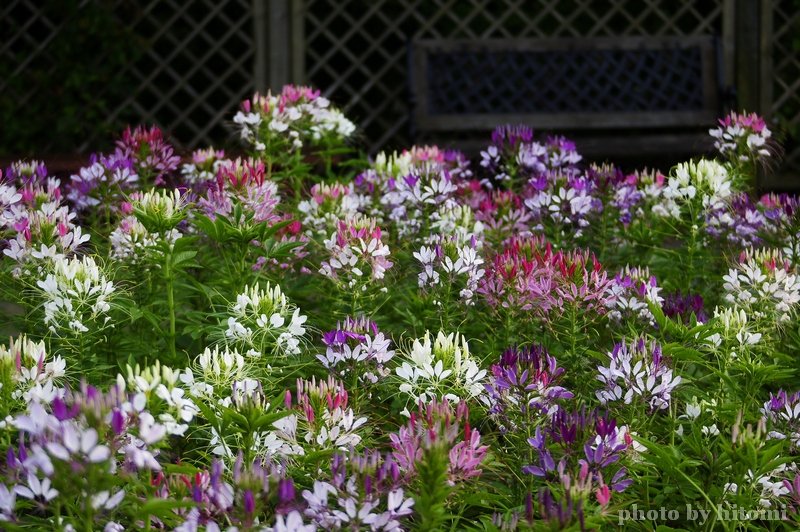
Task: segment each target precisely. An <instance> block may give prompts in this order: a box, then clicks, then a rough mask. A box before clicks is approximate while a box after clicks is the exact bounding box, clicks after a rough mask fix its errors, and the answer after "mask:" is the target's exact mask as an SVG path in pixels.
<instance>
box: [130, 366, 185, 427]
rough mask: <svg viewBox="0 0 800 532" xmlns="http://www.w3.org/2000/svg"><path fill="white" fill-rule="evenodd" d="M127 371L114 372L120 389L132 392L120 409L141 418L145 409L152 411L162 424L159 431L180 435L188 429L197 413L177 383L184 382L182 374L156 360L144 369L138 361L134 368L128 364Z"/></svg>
mask: <svg viewBox="0 0 800 532" xmlns="http://www.w3.org/2000/svg"><path fill="white" fill-rule="evenodd" d="M127 370H128V371H127V373H128V375H127V378H126V377H124V376H123V375H121V374H119V375H117V385H118V386H119V387H120V389H123V390H125V389H127V390H128V391H129V392H131V393H132V394H133V396H132V398H131V400H130V401H128V403H127V404H126V405H123V410H124V411H126V412H132V413H139V414H138V415H139V416H140V417H141V413H143V412H145V411H147V412H148V413H153V414H155V415H156V416H157V418H158V421H159V422H160V423H161V424H162V425H163V429H159V430H163V431H164V432H165V434H169V435H171V436H183V435H184V434H185V433H186V430H187V429H188V428H189V425H188V423H189V422H190V421H192V419H194V417H195V415H197V413H198V412H199V409H198V408H197V405H195V403H194V401H192V399H190V398H189V397H187V396H186V392H185V391H184V389H183V388H181V387H180V386H179V385H178V381H179V380H180V381H183V379H184V374H182V373H180V372H178V371H174V370H173V369H172V368H169V367H167V366H162V365H161V364H160V363H159V362H156V363H155V365H153V366H150V367H146V368H143V369H142V368H140V367H139V365H138V364H137V366H136V367H135V368H131V367H130V366H127ZM148 415H149V414H148ZM151 417H152V415H151ZM154 420H155V418H153V421H151V424H152V423H154V422H155V421H154Z"/></svg>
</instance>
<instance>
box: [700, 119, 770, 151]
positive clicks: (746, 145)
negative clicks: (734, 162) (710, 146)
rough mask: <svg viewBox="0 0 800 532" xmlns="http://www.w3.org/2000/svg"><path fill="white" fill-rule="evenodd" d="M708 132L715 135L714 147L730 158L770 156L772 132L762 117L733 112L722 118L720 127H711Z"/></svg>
mask: <svg viewBox="0 0 800 532" xmlns="http://www.w3.org/2000/svg"><path fill="white" fill-rule="evenodd" d="M708 133H709V134H710V135H711V136H712V137H714V138H715V139H716V140H715V141H714V147H715V148H717V149H718V150H719V151H720V153H721V154H722V155H724V156H726V157H729V158H738V159H739V160H740V161H747V160H749V159H750V157H751V156H757V157H770V156H771V155H772V154H771V153H770V150H769V149H767V145H768V143H769V140H770V138H771V137H772V132H771V131H770V130H769V128H768V127H767V126H766V124H765V123H764V120H763V119H762V118H761V117H758V116H757V115H755V114H754V113H753V114H751V115H747V114H746V113H745V114H741V115H739V114H736V113H731V114H730V115H729V116H728V117H726V118H725V119H724V120H720V127H718V128H714V129H710V130H709V131H708Z"/></svg>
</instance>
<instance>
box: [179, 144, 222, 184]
mask: <svg viewBox="0 0 800 532" xmlns="http://www.w3.org/2000/svg"><path fill="white" fill-rule="evenodd" d="M224 157H225V152H224V151H222V150H215V149H214V148H208V149H205V150H196V151H195V152H194V153H192V162H191V163H187V164H184V165H183V167H181V175H182V176H183V179H184V180H185V181H186V182H187V183H188V184H190V185H198V184H201V183H206V182H208V181H211V180H212V179H216V178H217V172H219V169H220V167H221V166H222V163H223V159H224Z"/></svg>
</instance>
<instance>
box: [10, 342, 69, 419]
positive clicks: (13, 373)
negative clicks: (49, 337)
mask: <svg viewBox="0 0 800 532" xmlns="http://www.w3.org/2000/svg"><path fill="white" fill-rule="evenodd" d="M66 367H67V363H66V361H65V360H64V359H63V358H61V355H57V356H56V357H49V356H48V353H47V349H46V348H45V344H44V342H38V343H37V342H34V341H32V340H30V339H29V338H28V337H27V336H25V335H21V336H19V337H18V338H17V339H16V340H14V338H11V339H9V343H8V346H6V345H0V397H3V398H4V401H6V404H5V405H4V406H3V407H2V409H0V412H3V411H4V412H5V413H6V414H10V413H11V412H12V411H13V410H12V409H13V407H14V405H16V407H18V408H19V407H22V406H23V405H26V404H28V403H30V402H31V401H35V402H37V403H50V402H52V401H53V399H55V398H56V397H59V396H61V395H63V390H61V389H59V388H58V384H59V382H60V381H61V378H62V377H64V376H65V375H66ZM6 423H7V421H6V420H4V419H0V425H3V426H4V425H5V424H6Z"/></svg>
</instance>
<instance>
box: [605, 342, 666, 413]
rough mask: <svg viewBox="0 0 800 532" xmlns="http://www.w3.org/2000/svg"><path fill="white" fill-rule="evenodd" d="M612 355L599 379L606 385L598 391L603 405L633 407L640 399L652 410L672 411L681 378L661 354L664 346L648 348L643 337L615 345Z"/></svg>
mask: <svg viewBox="0 0 800 532" xmlns="http://www.w3.org/2000/svg"><path fill="white" fill-rule="evenodd" d="M608 355H609V359H610V360H609V365H608V366H600V367H598V368H597V370H598V371H599V373H600V374H599V375H597V380H599V381H600V382H601V383H603V385H604V387H603V388H601V389H600V390H598V391H597V392H596V395H597V398H598V399H599V400H600V403H601V404H603V405H607V404H608V403H613V402H615V401H620V400H621V401H623V402H624V403H625V404H626V405H629V404H631V403H632V402H633V401H634V398H637V397H638V398H640V399H638V400H643V401H644V402H645V403H647V404H648V405H649V407H650V410H651V411H655V410H663V409H666V408H669V404H670V401H671V399H672V392H673V391H674V390H675V387H677V386H678V384H680V382H681V377H679V376H677V377H676V376H673V373H672V368H670V367H669V366H667V363H666V362H667V361H666V359H664V357H663V356H662V354H661V346H659V345H658V344H657V343H656V342H655V341H653V342H651V343H650V345H647V344H646V343H645V340H644V338H640V339H638V340H633V341H631V342H630V343H627V344H626V343H625V342H623V343H620V344H617V345H615V346H614V350H613V351H612V352H611V353H609V354H608Z"/></svg>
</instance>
